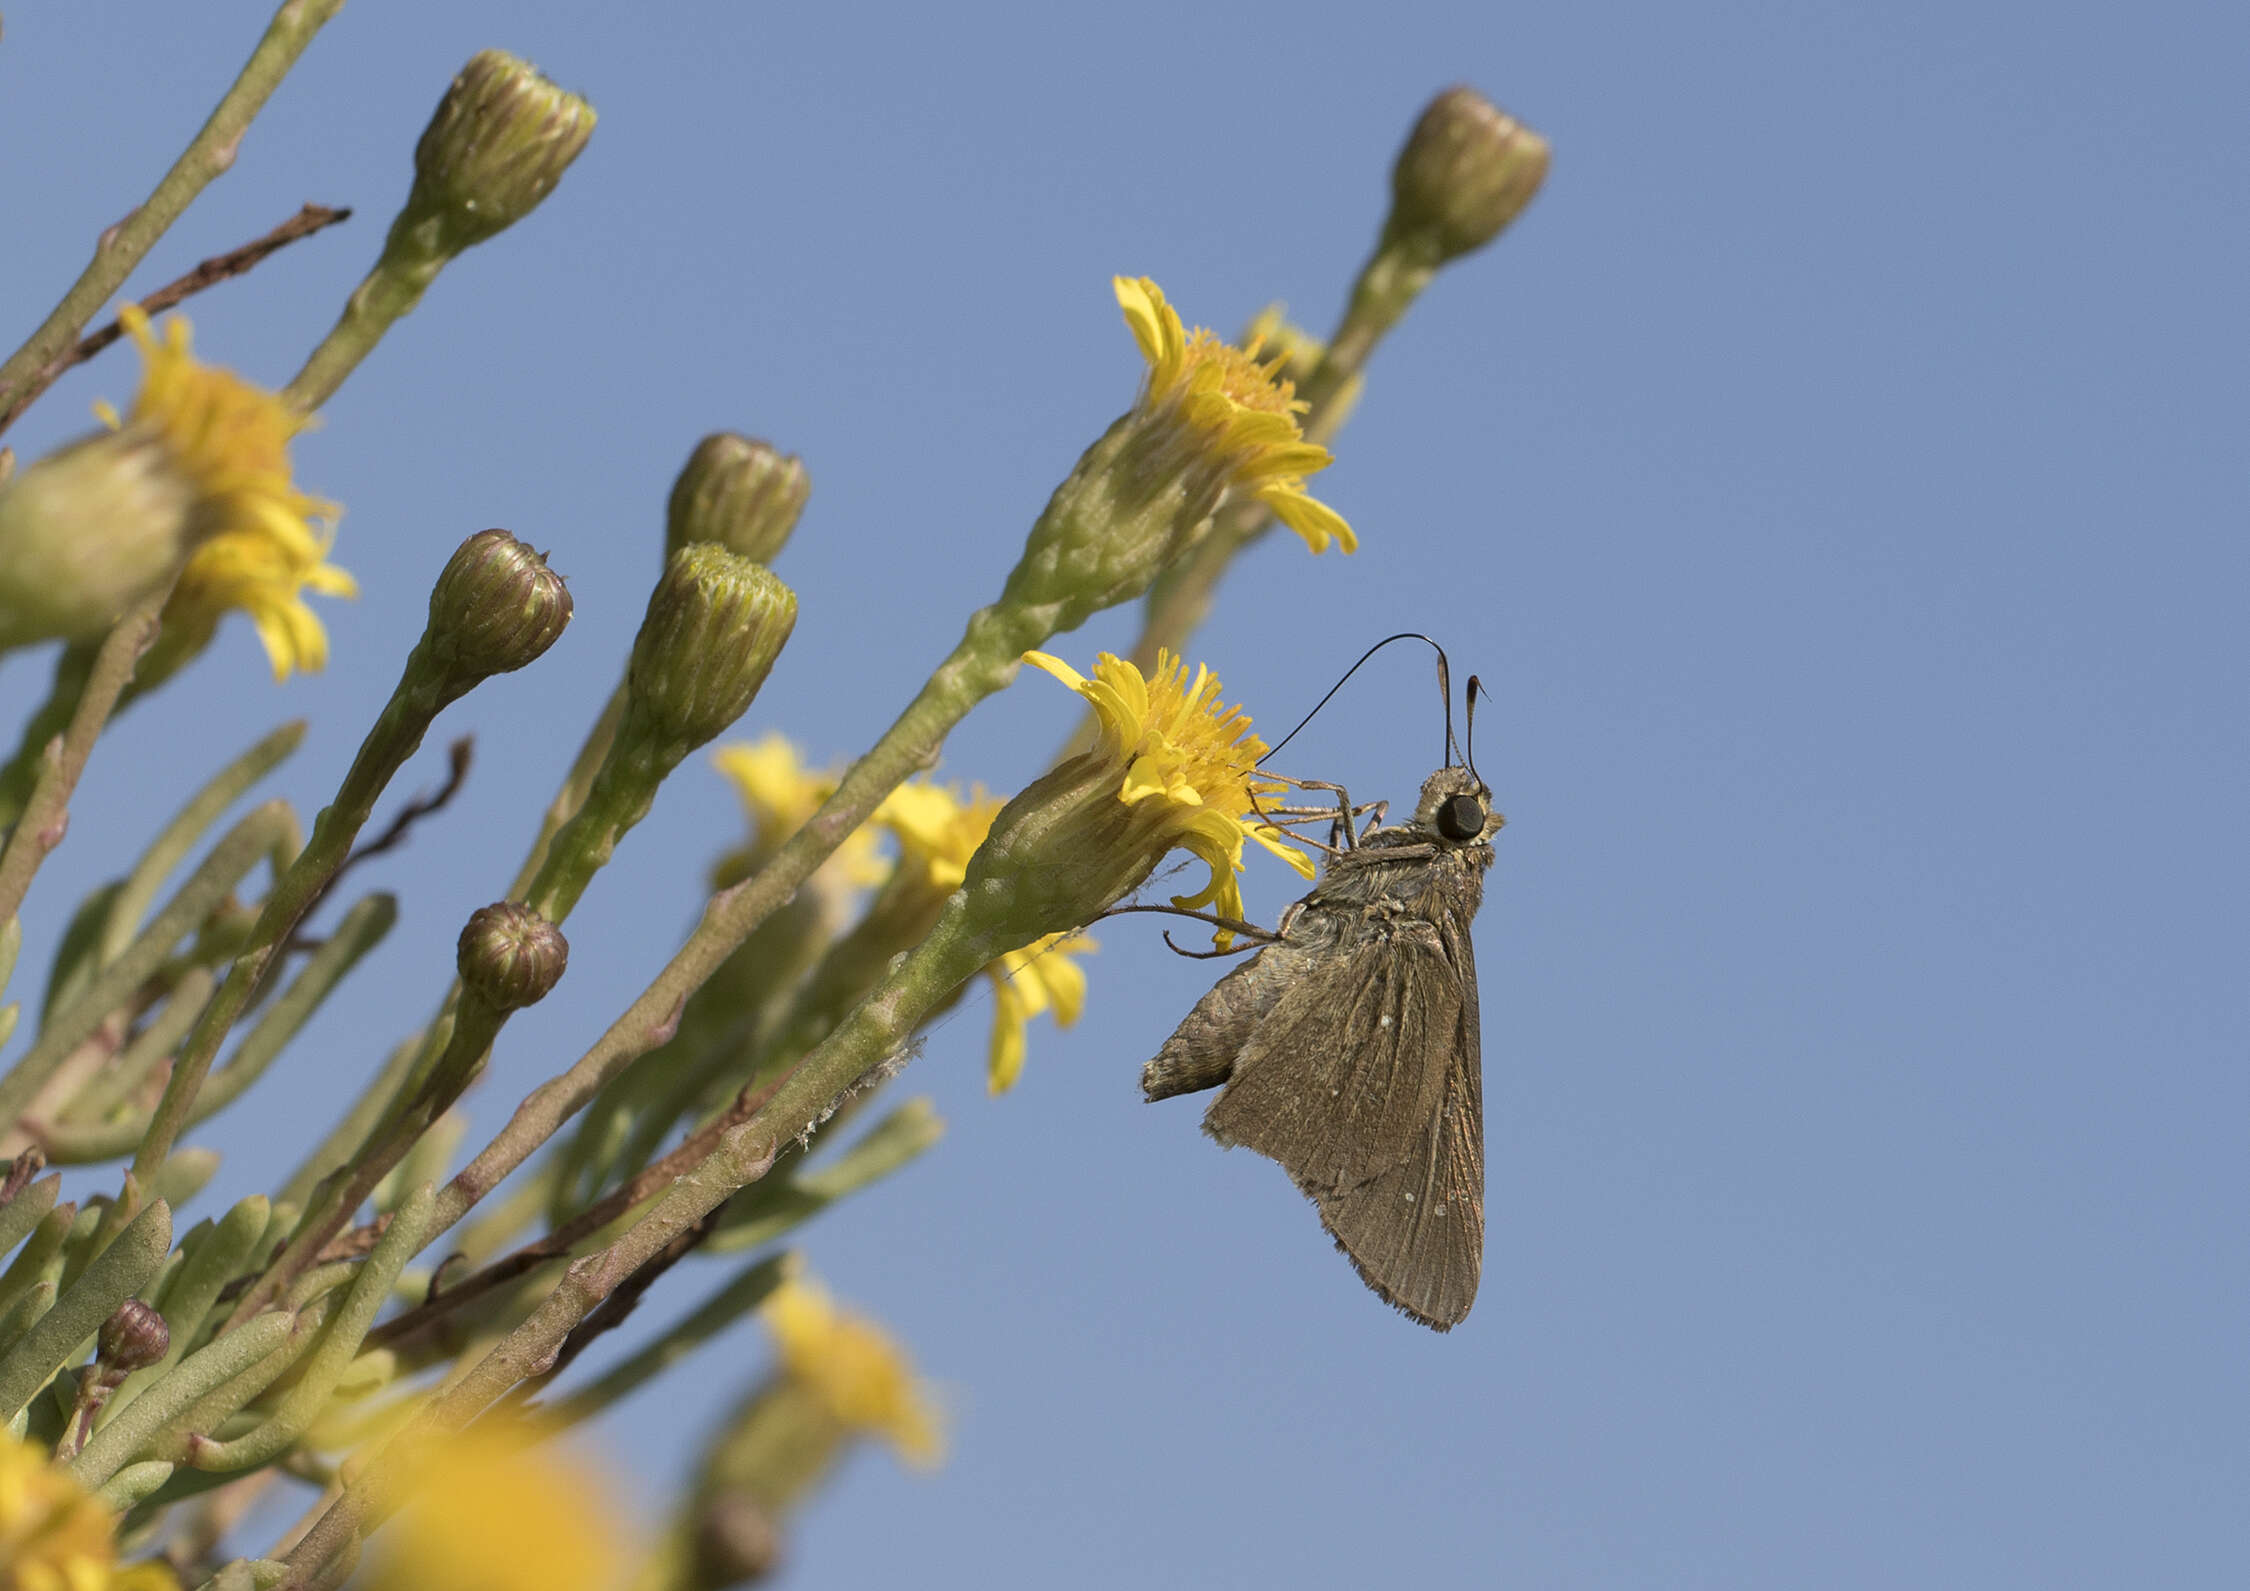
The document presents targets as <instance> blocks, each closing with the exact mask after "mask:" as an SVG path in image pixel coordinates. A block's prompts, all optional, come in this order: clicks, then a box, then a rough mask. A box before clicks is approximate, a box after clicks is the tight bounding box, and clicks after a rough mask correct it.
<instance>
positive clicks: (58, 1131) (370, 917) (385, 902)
mask: <svg viewBox="0 0 2250 1591" xmlns="http://www.w3.org/2000/svg"><path fill="white" fill-rule="evenodd" d="M397 920H398V903H397V901H396V900H395V899H394V898H393V897H391V896H389V895H370V896H368V897H367V898H366V899H364V900H361V901H358V902H356V903H355V904H354V905H353V906H352V909H351V910H350V911H348V912H346V913H345V914H344V915H343V918H342V919H341V920H340V921H339V922H338V923H337V924H336V928H335V931H334V932H333V933H331V934H330V935H329V936H328V937H327V938H326V939H325V940H323V941H322V942H321V946H320V948H319V949H318V950H316V951H314V952H313V953H312V955H311V956H310V957H309V958H307V960H306V962H305V965H304V968H303V970H302V971H300V972H299V973H298V974H297V976H296V979H295V980H294V981H293V982H292V983H291V984H290V985H289V988H288V989H287V991H285V992H284V993H283V994H282V995H281V997H280V998H279V999H277V1000H275V1001H274V1002H273V1004H272V1005H270V1006H268V1007H267V1008H266V1011H265V1013H264V1014H263V1015H262V1016H260V1017H259V1018H258V1022H257V1025H256V1026H255V1027H253V1028H252V1029H251V1030H250V1031H249V1032H248V1033H246V1034H245V1035H243V1039H242V1042H241V1043H240V1044H237V1045H236V1046H235V1049H234V1055H233V1056H232V1057H231V1058H230V1059H229V1060H228V1062H227V1064H226V1066H225V1067H224V1068H223V1069H222V1070H221V1071H220V1072H219V1073H218V1074H217V1075H216V1076H214V1077H213V1078H211V1080H210V1082H209V1083H208V1084H207V1085H206V1086H205V1087H204V1088H203V1089H202V1091H201V1092H199V1093H198V1094H197V1095H196V1097H195V1103H194V1106H193V1108H191V1109H190V1110H189V1112H188V1118H187V1121H188V1125H189V1126H193V1125H194V1124H195V1123H197V1122H199V1121H203V1120H205V1119H206V1118H208V1117H210V1116H213V1115H215V1114H217V1113H218V1112H219V1111H221V1110H224V1109H225V1108H226V1107H227V1106H228V1105H230V1104H232V1103H233V1102H234V1101H235V1100H237V1099H239V1098H240V1097H241V1096H242V1094H243V1092H244V1091H245V1090H246V1089H248V1088H249V1087H250V1085H251V1084H253V1083H255V1082H257V1080H258V1079H259V1078H261V1077H263V1076H264V1075H265V1072H266V1068H267V1067H269V1066H271V1065H272V1064H273V1062H274V1059H275V1058H276V1057H277V1056H279V1055H280V1054H281V1052H282V1050H283V1049H285V1048H286V1047H287V1046H288V1044H289V1041H290V1040H291V1039H293V1038H295V1037H296V1036H297V1030H298V1029H299V1028H301V1027H303V1026H304V1025H305V1023H306V1022H307V1021H308V1020H310V1019H311V1017H312V1014H313V1013H314V1012H315V1011H317V1010H319V1009H320V1006H321V1003H322V1002H323V1001H325V1000H326V999H327V998H328V996H329V994H330V992H331V991H333V990H334V989H335V987H336V985H337V984H339V983H341V982H342V981H343V979H344V977H345V975H346V974H348V973H349V972H350V971H351V970H352V968H353V967H354V966H356V965H357V964H358V962H359V959H360V957H362V956H364V955H366V954H367V952H368V951H370V950H372V949H374V948H375V946H377V945H378V944H380V943H382V940H383V936H384V935H385V934H387V933H389V932H390V931H391V925H392V924H393V923H395V922H396V921H397ZM149 1125H150V1120H148V1119H141V1118H135V1119H133V1120H130V1121H118V1122H82V1123H74V1122H56V1123H53V1124H50V1125H48V1126H46V1127H44V1128H42V1129H41V1131H40V1142H41V1143H42V1144H43V1145H44V1146H45V1147H46V1150H47V1157H48V1158H49V1159H50V1160H52V1161H53V1162H54V1163H55V1164H57V1165H65V1166H67V1165H80V1164H84V1163H85V1162H87V1161H89V1160H107V1159H109V1158H110V1157H112V1156H113V1155H121V1154H124V1153H125V1152H126V1151H127V1150H129V1149H131V1148H132V1147H133V1146H134V1145H135V1144H137V1143H139V1142H141V1140H142V1138H143V1137H144V1136H145V1135H146V1133H147V1131H148V1128H149Z"/></svg>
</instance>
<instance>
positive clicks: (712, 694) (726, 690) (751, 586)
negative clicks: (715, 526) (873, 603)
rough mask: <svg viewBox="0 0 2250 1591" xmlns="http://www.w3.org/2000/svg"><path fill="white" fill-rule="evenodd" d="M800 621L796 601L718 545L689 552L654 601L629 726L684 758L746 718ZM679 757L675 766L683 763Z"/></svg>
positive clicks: (669, 570)
mask: <svg viewBox="0 0 2250 1591" xmlns="http://www.w3.org/2000/svg"><path fill="white" fill-rule="evenodd" d="M796 623H797V594H796V593H795V592H794V591H791V590H790V589H789V588H788V587H787V586H786V585H784V584H782V583H781V581H779V580H777V579H776V578H774V576H773V574H772V572H771V571H770V570H767V569H765V568H763V567H762V566H760V565H758V564H755V563H752V562H751V561H750V560H749V559H747V558H744V557H741V556H739V555H738V554H735V553H731V552H729V551H727V550H726V549H725V548H724V547H720V546H716V545H713V544H712V543H710V542H697V543H693V544H691V545H689V546H686V547H682V548H680V549H679V550H678V551H677V552H675V553H673V554H672V557H671V561H670V562H669V563H668V564H666V565H665V569H664V577H663V578H662V579H661V580H659V581H657V583H656V590H655V591H654V592H653V593H651V594H650V596H649V599H648V616H647V617H646V618H644V619H643V620H642V621H641V632H640V634H639V635H638V636H636V637H635V638H634V641H633V661H632V664H631V666H630V667H629V668H628V670H627V671H626V678H625V684H626V691H627V696H626V716H627V724H628V728H627V729H626V730H625V731H623V732H622V736H621V738H628V739H629V738H633V733H634V730H635V729H638V730H639V732H640V733H641V734H643V735H648V734H653V735H654V736H655V737H656V738H657V739H660V740H663V741H667V742H671V743H673V744H675V745H677V746H678V747H679V755H680V756H685V755H686V754H687V753H688V752H690V751H692V750H694V749H695V748H696V747H697V746H700V745H702V744H703V743H704V742H706V741H708V740H711V739H712V738H714V737H715V736H717V735H718V734H719V733H720V732H721V731H723V730H724V729H725V728H726V727H727V726H728V725H729V724H731V723H733V722H734V721H735V720H736V719H737V718H740V717H741V716H742V714H743V710H744V709H745V708H747V707H748V706H749V705H750V701H751V698H753V697H755V696H756V695H757V694H758V687H759V686H761V685H763V684H764V683H765V682H766V675H767V674H768V673H769V672H771V671H772V669H773V662H774V659H775V658H777V657H779V656H780V655H781V648H782V645H783V644H784V643H785V642H786V641H788V639H789V632H790V631H791V630H792V629H794V628H795V627H796ZM675 760H676V759H675Z"/></svg>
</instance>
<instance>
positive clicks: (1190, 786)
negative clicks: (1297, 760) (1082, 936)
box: [1023, 652, 1314, 945]
mask: <svg viewBox="0 0 2250 1591" xmlns="http://www.w3.org/2000/svg"><path fill="white" fill-rule="evenodd" d="M1023 660H1024V661H1025V662H1026V663H1030V664H1032V665H1033V666H1035V667H1037V668H1040V669H1043V670H1045V671H1046V672H1047V673H1049V674H1052V675H1053V676H1054V677H1055V678H1056V679H1059V680H1061V681H1062V682H1063V683H1064V684H1065V685H1067V686H1069V687H1070V688H1071V689H1072V690H1074V691H1076V692H1077V693H1078V694H1079V695H1081V696H1083V697H1084V698H1086V700H1087V701H1088V702H1089V703H1091V704H1092V706H1093V709H1094V715H1095V717H1096V718H1097V719H1098V720H1099V721H1100V724H1101V733H1102V744H1101V747H1100V748H1099V751H1098V753H1097V755H1100V756H1103V757H1106V758H1107V759H1109V760H1110V761H1111V762H1113V763H1114V764H1115V766H1116V772H1117V777H1118V799H1119V800H1120V801H1122V802H1124V803H1125V804H1126V806H1128V807H1130V808H1132V809H1133V810H1134V814H1135V816H1136V817H1137V818H1138V819H1140V820H1141V821H1140V823H1139V825H1138V826H1137V829H1136V832H1135V834H1134V835H1133V837H1132V838H1133V843H1136V844H1142V845H1149V846H1154V847H1158V848H1162V849H1168V848H1170V847H1172V846H1178V847H1180V848H1181V849H1183V850H1186V851H1188V852H1190V853H1192V854H1193V855H1194V856H1196V857H1197V858H1198V859H1200V860H1201V861H1202V862H1203V863H1204V864H1205V865H1206V866H1208V867H1209V868H1210V869H1211V877H1210V880H1209V882H1208V883H1206V884H1205V885H1204V887H1203V888H1202V889H1200V890H1198V891H1197V892H1196V893H1195V894H1193V895H1175V896H1173V897H1172V904H1173V905H1175V906H1180V907H1185V908H1189V909H1193V908H1197V907H1203V906H1209V907H1211V908H1212V909H1213V910H1214V911H1216V912H1217V914H1218V915H1219V916H1221V917H1234V918H1239V917H1241V915H1242V889H1241V886H1240V885H1239V884H1238V883H1237V882H1236V879H1235V875H1236V874H1237V873H1238V872H1240V871H1241V869H1242V843H1243V841H1244V840H1246V839H1249V840H1256V841H1257V842H1258V843H1259V844H1260V845H1263V846H1264V847H1265V848H1266V849H1267V850H1269V851H1271V852H1273V853H1274V855H1276V856H1278V857H1280V858H1281V859H1282V860H1283V861H1285V862H1287V863H1288V864H1289V865H1290V866H1291V867H1294V868H1295V869H1296V870H1297V871H1298V872H1299V873H1301V874H1303V875H1304V876H1305V877H1306V878H1308V879H1309V878H1311V877H1312V876H1313V872H1314V868H1313V864H1312V859H1311V858H1310V857H1308V856H1306V855H1305V853H1304V852H1303V851H1301V850H1298V849H1297V848H1296V847H1295V846H1293V845H1291V844H1290V843H1289V839H1288V836H1287V835H1286V834H1284V833H1283V832H1282V831H1281V830H1279V829H1277V828H1275V827H1273V826H1272V825H1271V824H1267V823H1261V822H1258V821H1256V820H1255V819H1253V818H1246V817H1244V816H1242V814H1244V813H1248V812H1250V811H1251V810H1252V805H1251V798H1252V797H1253V796H1262V795H1272V794H1276V793H1278V792H1280V791H1281V790H1283V789H1285V788H1286V786H1284V785H1282V784H1281V783H1279V782H1278V781H1276V780H1273V779H1267V778H1261V777H1259V775H1258V773H1257V767H1258V759H1259V758H1260V757H1263V756H1264V755H1265V754H1266V743H1265V742H1264V741H1262V740H1260V739H1259V738H1258V737H1257V736H1256V735H1253V734H1252V733H1250V715H1249V714H1248V713H1246V712H1244V711H1243V710H1242V709H1241V708H1239V707H1227V706H1225V705H1223V704H1222V703H1221V702H1220V700H1219V681H1218V679H1217V678H1216V677H1215V676H1214V675H1213V674H1212V673H1211V671H1210V670H1209V669H1206V668H1204V667H1203V666H1202V665H1200V664H1198V665H1197V666H1196V670H1195V677H1194V679H1193V680H1192V681H1190V680H1189V679H1188V677H1187V669H1186V665H1185V664H1184V663H1182V662H1181V661H1180V659H1178V658H1176V657H1174V656H1172V655H1171V654H1170V653H1169V652H1159V653H1158V654H1157V659H1156V672H1155V674H1154V675H1153V676H1151V677H1149V678H1145V679H1144V678H1143V677H1142V675H1141V671H1140V670H1139V669H1138V668H1135V667H1134V666H1133V665H1132V664H1131V663H1129V662H1127V661H1126V660H1125V659H1123V658H1121V657H1116V656H1113V655H1112V654H1110V653H1108V652H1104V653H1102V654H1101V656H1100V658H1099V659H1098V660H1097V661H1096V662H1095V664H1094V677H1093V678H1092V679H1088V678H1087V677H1086V676H1085V675H1083V674H1081V673H1079V672H1078V671H1077V670H1076V669H1074V668H1072V667H1071V666H1070V665H1069V664H1068V663H1065V662H1063V661H1062V659H1060V658H1058V657H1053V656H1050V655H1049V654H1047V653H1045V652H1026V653H1024V655H1023ZM1217 937H1218V942H1219V943H1220V944H1221V945H1225V944H1229V943H1231V942H1232V940H1233V936H1232V935H1231V934H1229V933H1227V932H1226V931H1225V930H1221V931H1220V933H1219V935H1218V936H1217Z"/></svg>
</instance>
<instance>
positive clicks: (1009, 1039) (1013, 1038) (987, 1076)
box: [984, 977, 1026, 1094]
mask: <svg viewBox="0 0 2250 1591" xmlns="http://www.w3.org/2000/svg"><path fill="white" fill-rule="evenodd" d="M1025 1020H1026V1018H1025V1013H1024V1008H1023V1001H1022V999H1021V997H1019V996H1018V995H1017V993H1016V991H1015V990H1014V989H1013V988H1012V987H1010V986H1009V982H1008V980H1007V979H1006V978H1002V977H996V978H994V979H993V980H992V1046H991V1049H990V1051H989V1052H988V1054H987V1056H986V1058H985V1067H984V1082H985V1088H986V1089H987V1090H988V1091H989V1092H991V1093H994V1094H1005V1093H1006V1092H1007V1091H1008V1090H1009V1089H1011V1088H1013V1087H1015V1086H1016V1080H1017V1079H1018V1078H1020V1077H1022V1076H1023V1057H1024V1038H1023V1032H1024V1022H1025Z"/></svg>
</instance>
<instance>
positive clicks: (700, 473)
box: [664, 431, 812, 564]
mask: <svg viewBox="0 0 2250 1591" xmlns="http://www.w3.org/2000/svg"><path fill="white" fill-rule="evenodd" d="M811 495H812V478H811V477H810V476H809V475H807V474H806V473H805V464H804V460H802V459H800V458H798V457H797V455H796V454H794V453H782V452H779V451H777V450H776V449H775V448H774V447H773V446H772V445H771V444H769V443H765V442H760V441H757V440H756V439H754V438H752V437H747V436H737V435H735V434H734V433H733V432H732V431H714V432H713V433H712V434H711V435H709V436H707V437H705V438H704V439H703V440H702V441H700V442H698V443H696V445H695V451H694V452H693V453H690V454H689V455H688V461H687V463H686V464H685V465H684V466H682V467H681V470H680V473H679V478H678V479H676V480H675V481H673V483H672V500H671V502H670V504H669V505H668V506H667V508H666V510H665V537H664V550H665V551H666V552H667V553H673V552H678V551H679V550H680V549H681V548H682V547H685V546H687V545H689V544H690V543H691V542H698V541H712V542H717V543H718V544H719V545H720V546H722V547H724V548H726V549H727V551H729V552H733V553H740V554H741V555H742V556H743V557H745V558H748V559H750V560H752V561H753V562H756V563H765V564H770V563H772V562H773V559H774V554H775V553H778V552H779V551H781V547H782V544H783V543H784V542H786V541H787V540H788V539H789V533H790V532H791V531H792V530H794V529H796V528H797V516H798V515H800V514H802V513H803V512H804V511H805V499H806V498H808V497H810V496H811Z"/></svg>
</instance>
